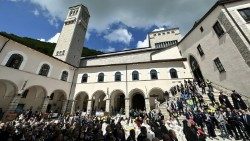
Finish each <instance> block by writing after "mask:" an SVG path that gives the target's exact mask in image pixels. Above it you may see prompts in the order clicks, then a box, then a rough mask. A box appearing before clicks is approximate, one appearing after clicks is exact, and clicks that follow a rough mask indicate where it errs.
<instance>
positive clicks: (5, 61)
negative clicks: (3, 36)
mask: <svg viewBox="0 0 250 141" xmlns="http://www.w3.org/2000/svg"><path fill="white" fill-rule="evenodd" d="M13 54H20V55H22V57H23V62H22V64H21V65H20V67H19V70H23V68H24V66H25V64H26V63H27V60H28V57H27V55H26V54H25V53H23V52H22V51H19V50H13V51H10V52H8V53H7V55H6V56H5V58H4V60H3V62H2V64H1V65H3V66H5V65H6V63H7V62H8V60H9V59H10V57H11V56H12V55H13Z"/></svg>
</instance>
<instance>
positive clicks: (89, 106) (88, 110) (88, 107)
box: [87, 100, 92, 114]
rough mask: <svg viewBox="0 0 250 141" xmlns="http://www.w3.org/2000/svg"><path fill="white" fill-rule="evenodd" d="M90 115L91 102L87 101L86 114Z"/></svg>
mask: <svg viewBox="0 0 250 141" xmlns="http://www.w3.org/2000/svg"><path fill="white" fill-rule="evenodd" d="M91 113H92V100H88V106H87V114H91Z"/></svg>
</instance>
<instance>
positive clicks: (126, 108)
mask: <svg viewBox="0 0 250 141" xmlns="http://www.w3.org/2000/svg"><path fill="white" fill-rule="evenodd" d="M125 115H126V117H129V98H125Z"/></svg>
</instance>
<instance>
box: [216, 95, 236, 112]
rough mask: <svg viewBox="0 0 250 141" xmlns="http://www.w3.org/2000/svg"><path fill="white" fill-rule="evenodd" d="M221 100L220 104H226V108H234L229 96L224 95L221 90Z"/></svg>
mask: <svg viewBox="0 0 250 141" xmlns="http://www.w3.org/2000/svg"><path fill="white" fill-rule="evenodd" d="M219 101H220V104H221V105H224V106H225V107H226V108H230V109H231V110H232V109H233V106H232V104H231V103H230V101H229V100H228V97H227V96H226V95H224V94H223V92H222V91H220V95H219Z"/></svg>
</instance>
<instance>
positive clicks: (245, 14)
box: [239, 8, 250, 22]
mask: <svg viewBox="0 0 250 141" xmlns="http://www.w3.org/2000/svg"><path fill="white" fill-rule="evenodd" d="M239 13H240V15H241V17H242V18H243V19H244V20H245V21H246V22H250V8H245V9H240V10H239Z"/></svg>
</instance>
